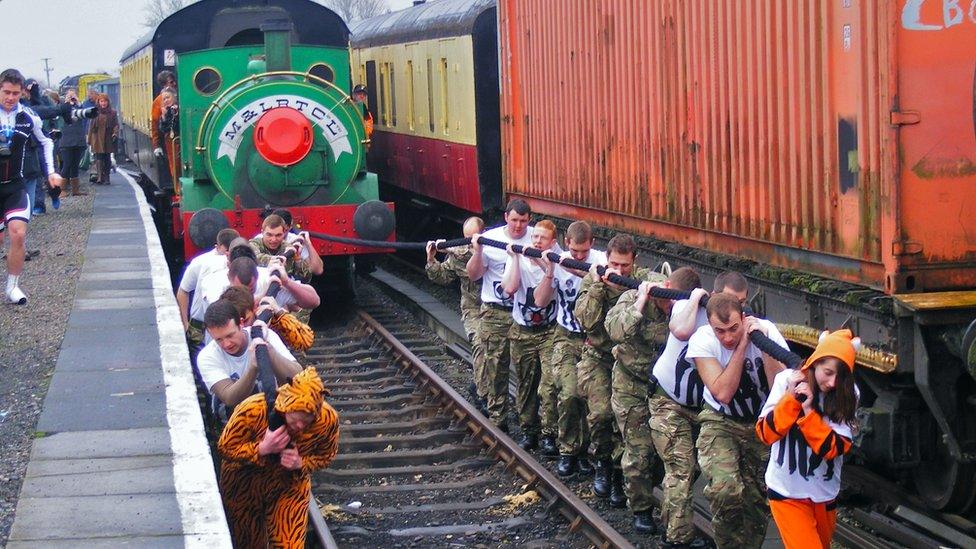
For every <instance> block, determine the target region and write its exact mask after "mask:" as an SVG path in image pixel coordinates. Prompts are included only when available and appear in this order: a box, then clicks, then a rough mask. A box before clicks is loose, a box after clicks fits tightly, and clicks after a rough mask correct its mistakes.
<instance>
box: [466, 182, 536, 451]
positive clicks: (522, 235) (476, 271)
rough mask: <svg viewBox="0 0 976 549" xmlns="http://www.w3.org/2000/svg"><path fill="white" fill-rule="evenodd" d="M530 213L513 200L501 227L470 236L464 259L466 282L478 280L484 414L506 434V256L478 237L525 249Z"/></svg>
mask: <svg viewBox="0 0 976 549" xmlns="http://www.w3.org/2000/svg"><path fill="white" fill-rule="evenodd" d="M531 215H532V210H531V208H529V204H528V202H526V201H524V200H522V199H520V198H515V199H513V200H511V201H509V203H508V205H507V206H506V207H505V225H503V226H501V227H496V228H494V229H491V230H489V231H487V232H485V233H478V234H475V235H473V236H472V237H471V259H469V260H468V265H467V271H468V279H470V280H472V281H477V280H481V281H482V283H481V326H480V330H479V334H478V337H479V338H480V339H481V348H482V350H483V352H484V357H485V358H484V360H485V362H484V375H485V379H487V380H488V413H489V415H490V416H491V420H492V421H494V422H495V424H496V425H498V426H499V427H501V429H502V430H504V431H506V432H507V431H508V423H507V419H506V418H507V417H508V407H509V402H508V370H509V361H510V360H511V353H510V350H509V341H508V332H509V330H510V329H511V328H512V304H513V299H512V296H511V295H510V294H507V293H505V290H504V289H503V288H502V276H503V275H504V273H505V264H506V263H507V262H508V254H506V253H505V250H500V249H498V248H493V247H490V246H482V244H481V243H480V242H479V238H481V237H482V236H483V237H484V238H488V239H491V240H496V241H499V242H504V243H506V244H521V245H522V246H529V245H531V244H532V239H531V237H530V236H529V231H528V229H529V218H530V216H531Z"/></svg>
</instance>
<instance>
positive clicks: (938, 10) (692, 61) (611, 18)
mask: <svg viewBox="0 0 976 549" xmlns="http://www.w3.org/2000/svg"><path fill="white" fill-rule="evenodd" d="M499 39H500V50H501V61H500V62H501V93H502V108H501V110H502V112H501V114H502V150H503V158H504V161H503V180H504V185H505V191H506V192H507V193H508V194H509V195H510V196H520V197H524V198H526V199H528V200H529V201H530V203H531V204H532V207H533V209H534V210H536V211H538V212H541V213H544V214H550V215H555V216H560V217H566V218H579V219H587V220H590V221H593V222H595V223H597V224H599V225H604V226H609V227H614V228H618V229H621V230H625V231H630V232H634V233H638V234H645V235H649V236H654V237H657V238H660V239H664V240H673V241H677V242H680V243H682V244H687V245H690V246H695V247H699V248H703V249H707V250H711V251H715V252H722V253H728V254H734V255H738V256H744V257H748V258H751V259H755V260H758V261H762V262H767V263H771V264H774V265H779V266H784V267H790V268H796V269H801V270H804V271H809V272H813V273H817V274H821V275H824V276H828V277H832V278H837V279H841V280H845V281H849V282H855V283H860V284H865V285H868V286H872V287H876V288H881V289H883V290H884V291H886V292H888V293H905V292H918V291H933V290H946V289H954V288H973V287H976V269H974V268H973V267H974V260H976V96H974V68H976V2H973V3H971V2H970V1H969V0H965V1H957V0H899V1H897V2H895V1H884V0H804V1H796V0H727V1H726V0H654V1H644V0H602V1H599V2H596V1H592V0H560V1H559V2H551V1H549V0H499Z"/></svg>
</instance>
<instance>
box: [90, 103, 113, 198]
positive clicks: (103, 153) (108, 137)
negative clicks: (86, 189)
mask: <svg viewBox="0 0 976 549" xmlns="http://www.w3.org/2000/svg"><path fill="white" fill-rule="evenodd" d="M118 137H119V117H118V115H117V114H116V113H115V110H114V109H112V104H111V102H110V101H109V99H108V96H107V95H105V94H99V95H98V116H96V117H95V118H94V119H92V120H91V121H90V122H89V125H88V145H89V146H90V147H91V150H92V154H93V155H94V156H95V164H96V165H97V166H98V167H97V174H98V176H97V179H96V180H95V184H96V185H109V184H110V183H111V181H110V180H109V177H110V176H109V173H110V172H111V170H112V155H113V154H114V153H115V142H116V140H117V139H118Z"/></svg>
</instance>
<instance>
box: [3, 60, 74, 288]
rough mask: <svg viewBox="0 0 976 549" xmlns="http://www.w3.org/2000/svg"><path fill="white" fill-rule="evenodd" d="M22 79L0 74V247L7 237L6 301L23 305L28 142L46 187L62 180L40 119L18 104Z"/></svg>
mask: <svg viewBox="0 0 976 549" xmlns="http://www.w3.org/2000/svg"><path fill="white" fill-rule="evenodd" d="M23 87H24V77H23V75H21V74H20V72H19V71H17V70H15V69H7V70H5V71H3V72H2V73H0V145H2V147H3V151H4V152H5V153H7V154H0V208H2V212H0V213H2V214H3V217H2V218H0V246H2V245H3V239H4V237H5V235H6V234H8V233H9V234H10V250H9V251H8V252H7V290H6V293H7V299H8V300H9V301H10V302H11V303H16V304H19V305H25V304H26V303H27V295H26V294H25V293H24V292H23V290H21V289H20V276H21V274H22V273H23V270H24V255H25V241H26V238H27V223H28V222H29V221H30V215H31V203H30V199H29V198H28V196H27V191H26V189H25V188H24V175H23V164H24V155H25V154H26V153H27V151H26V148H27V142H28V141H30V139H32V138H33V139H36V140H37V141H38V143H40V145H41V149H42V151H43V154H44V160H45V163H46V165H47V174H48V175H47V179H48V184H50V185H51V186H52V187H55V188H60V187H61V182H62V180H61V176H59V175H58V174H57V173H55V172H54V155H53V152H54V144H53V143H52V142H51V140H50V138H48V137H47V136H46V135H44V132H43V130H42V129H41V119H40V118H38V116H37V115H36V114H35V113H34V111H32V110H31V109H30V108H29V107H26V106H24V105H22V104H21V103H20V96H21V94H22V93H23Z"/></svg>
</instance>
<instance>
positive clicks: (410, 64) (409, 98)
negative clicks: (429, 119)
mask: <svg viewBox="0 0 976 549" xmlns="http://www.w3.org/2000/svg"><path fill="white" fill-rule="evenodd" d="M413 98H414V95H413V61H407V124H408V125H409V126H410V130H411V131H412V130H413V121H414V107H413Z"/></svg>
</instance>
